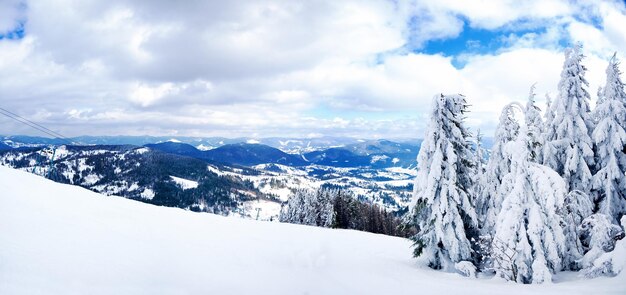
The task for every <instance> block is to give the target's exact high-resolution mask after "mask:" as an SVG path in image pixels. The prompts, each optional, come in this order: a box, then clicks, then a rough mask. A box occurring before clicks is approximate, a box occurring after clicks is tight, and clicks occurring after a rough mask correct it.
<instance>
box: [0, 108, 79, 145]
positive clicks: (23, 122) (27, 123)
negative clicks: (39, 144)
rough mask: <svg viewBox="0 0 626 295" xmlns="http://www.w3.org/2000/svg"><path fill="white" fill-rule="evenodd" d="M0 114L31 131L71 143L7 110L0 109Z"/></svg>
mask: <svg viewBox="0 0 626 295" xmlns="http://www.w3.org/2000/svg"><path fill="white" fill-rule="evenodd" d="M0 114H2V115H4V116H6V117H8V118H11V119H13V120H15V121H17V122H20V123H22V124H24V125H27V126H29V127H31V128H33V129H37V130H38V131H41V132H43V133H45V134H47V135H49V136H52V137H53V138H56V139H60V140H63V141H65V142H67V143H69V144H72V141H70V139H69V138H67V137H65V136H63V135H62V134H60V133H58V132H56V131H53V130H50V129H48V128H46V127H45V126H42V125H41V124H38V123H35V122H33V121H31V120H28V119H26V118H24V117H22V116H20V115H18V114H15V113H13V112H11V111H9V110H7V109H4V108H0Z"/></svg>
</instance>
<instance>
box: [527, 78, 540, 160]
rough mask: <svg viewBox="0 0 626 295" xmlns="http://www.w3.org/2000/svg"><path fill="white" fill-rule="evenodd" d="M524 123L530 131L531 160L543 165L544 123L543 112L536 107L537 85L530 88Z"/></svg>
mask: <svg viewBox="0 0 626 295" xmlns="http://www.w3.org/2000/svg"><path fill="white" fill-rule="evenodd" d="M524 121H525V122H526V127H527V130H528V141H529V144H530V146H529V148H530V149H529V151H528V153H529V154H528V155H529V157H530V160H531V161H532V162H535V163H543V142H544V139H543V121H542V120H541V110H540V109H539V107H537V106H536V105H535V85H533V86H532V87H531V88H530V93H529V94H528V101H527V102H526V107H525V108H524Z"/></svg>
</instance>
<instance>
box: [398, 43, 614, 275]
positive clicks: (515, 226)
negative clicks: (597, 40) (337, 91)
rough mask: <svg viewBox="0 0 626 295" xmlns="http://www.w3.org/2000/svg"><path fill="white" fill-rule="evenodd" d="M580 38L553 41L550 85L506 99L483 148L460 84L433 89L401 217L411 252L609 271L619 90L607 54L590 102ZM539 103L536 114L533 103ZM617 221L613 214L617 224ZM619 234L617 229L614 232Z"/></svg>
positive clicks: (463, 262)
mask: <svg viewBox="0 0 626 295" xmlns="http://www.w3.org/2000/svg"><path fill="white" fill-rule="evenodd" d="M583 62H584V55H583V54H582V48H581V46H580V45H576V46H574V47H572V48H569V49H567V50H566V51H565V62H564V64H563V69H562V71H561V78H560V82H559V84H558V96H557V97H555V98H554V99H552V98H550V97H549V96H546V101H547V105H546V106H545V109H544V110H543V111H542V110H541V109H540V108H539V107H538V106H537V105H536V103H535V97H536V94H535V89H534V86H533V87H531V90H530V93H529V95H528V99H527V100H526V102H525V103H523V104H522V103H511V104H509V105H506V106H505V107H504V108H503V110H502V113H501V115H500V118H499V124H498V126H497V127H496V131H495V137H494V145H493V147H492V149H491V153H490V156H489V160H488V161H486V163H485V160H484V157H483V154H484V153H485V152H484V151H483V150H482V147H481V145H480V136H482V135H481V134H480V132H478V134H477V136H476V137H477V139H475V138H473V137H472V135H471V134H470V132H469V130H468V129H467V128H466V127H465V124H464V118H465V114H466V113H467V112H468V104H467V101H466V98H465V97H464V96H463V95H443V94H439V95H436V96H435V97H434V98H433V101H432V110H431V112H430V121H429V125H428V128H427V131H426V135H425V137H424V141H423V143H422V146H421V149H420V151H419V154H418V156H417V162H418V172H417V176H416V179H415V184H414V192H413V195H414V196H413V201H412V203H411V207H410V208H411V211H410V214H408V216H407V218H406V222H407V223H408V224H410V225H413V226H414V227H415V229H416V233H415V234H414V235H412V236H411V239H412V240H413V242H414V255H415V256H419V257H423V259H425V261H427V263H428V265H429V266H430V267H431V268H434V269H443V270H445V271H457V272H461V273H463V274H474V273H475V272H476V271H480V272H485V273H493V274H495V275H496V276H498V277H501V278H504V279H506V280H510V281H515V282H518V283H543V282H550V281H552V277H553V274H555V273H556V272H558V271H563V270H573V271H580V273H581V275H584V276H587V277H595V276H599V275H608V276H612V275H616V272H618V271H619V269H618V268H617V267H615V266H614V263H613V261H612V260H611V251H612V250H613V249H614V248H615V245H616V243H618V240H620V239H622V238H623V237H624V229H623V227H624V226H625V225H626V216H624V215H625V214H626V153H625V152H626V131H625V130H626V93H625V90H624V83H623V82H622V80H621V77H620V75H621V72H620V69H619V66H620V63H619V61H618V59H617V57H616V55H614V56H613V57H612V58H611V59H610V60H609V64H608V67H607V69H606V84H605V86H604V87H602V88H601V89H600V90H599V91H598V97H597V101H596V106H595V108H594V109H591V107H590V102H591V95H590V94H589V91H588V89H587V88H588V87H589V84H588V82H587V80H586V79H585V72H586V70H587V69H586V67H585V66H584V63H583ZM542 112H543V114H542ZM620 221H621V226H620ZM619 243H624V241H619Z"/></svg>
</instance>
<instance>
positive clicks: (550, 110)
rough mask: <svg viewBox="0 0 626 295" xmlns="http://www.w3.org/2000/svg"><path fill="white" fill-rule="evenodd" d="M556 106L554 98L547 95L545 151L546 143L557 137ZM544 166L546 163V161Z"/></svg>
mask: <svg viewBox="0 0 626 295" xmlns="http://www.w3.org/2000/svg"><path fill="white" fill-rule="evenodd" d="M554 116H555V115H554V105H553V104H552V97H550V95H549V94H547V93H546V111H545V112H544V113H543V121H544V123H543V142H544V147H543V148H544V150H545V149H546V146H545V143H546V142H550V141H552V140H553V139H554V137H555V136H556V130H555V129H554V128H555V127H556V126H555V124H554ZM544 164H546V161H545V160H544Z"/></svg>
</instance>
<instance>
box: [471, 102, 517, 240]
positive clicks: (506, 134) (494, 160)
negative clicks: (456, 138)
mask: <svg viewBox="0 0 626 295" xmlns="http://www.w3.org/2000/svg"><path fill="white" fill-rule="evenodd" d="M515 107H519V106H518V105H517V104H509V105H507V106H505V107H504V108H503V109H502V113H501V114H500V122H499V123H498V126H497V127H496V134H495V137H494V144H493V147H492V148H491V154H490V156H489V161H488V162H487V167H486V171H485V174H484V177H483V178H482V181H481V184H480V187H481V190H482V193H481V194H480V195H478V196H477V202H476V211H477V214H478V216H479V218H480V224H481V227H482V232H483V234H485V235H490V234H491V233H492V232H493V227H494V225H495V221H496V216H497V215H498V213H499V212H500V206H501V204H502V198H501V196H500V195H499V191H500V185H501V184H502V177H504V175H506V174H507V173H509V171H510V167H511V157H510V155H509V154H507V153H506V152H505V150H504V148H505V146H506V145H507V143H508V142H510V141H512V140H515V139H516V138H517V134H518V133H519V123H518V122H517V120H516V119H515V114H514V108H515Z"/></svg>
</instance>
